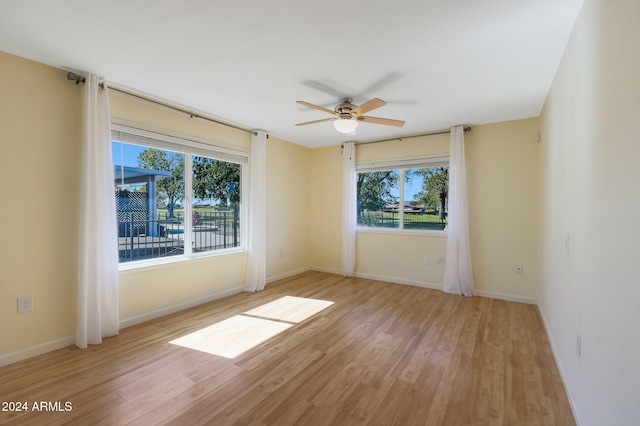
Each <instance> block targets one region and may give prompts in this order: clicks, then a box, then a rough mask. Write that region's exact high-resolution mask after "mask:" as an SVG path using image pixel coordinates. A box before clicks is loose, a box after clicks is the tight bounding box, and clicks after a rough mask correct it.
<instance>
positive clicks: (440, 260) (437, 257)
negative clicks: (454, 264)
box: [436, 256, 444, 265]
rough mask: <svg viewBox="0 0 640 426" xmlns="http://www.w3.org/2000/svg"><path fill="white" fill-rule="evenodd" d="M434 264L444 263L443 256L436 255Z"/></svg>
mask: <svg viewBox="0 0 640 426" xmlns="http://www.w3.org/2000/svg"><path fill="white" fill-rule="evenodd" d="M436 264H437V265H444V257H442V256H436Z"/></svg>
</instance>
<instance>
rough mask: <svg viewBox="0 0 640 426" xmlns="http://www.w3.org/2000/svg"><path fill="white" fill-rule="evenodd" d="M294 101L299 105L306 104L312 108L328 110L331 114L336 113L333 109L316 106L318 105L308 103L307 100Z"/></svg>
mask: <svg viewBox="0 0 640 426" xmlns="http://www.w3.org/2000/svg"><path fill="white" fill-rule="evenodd" d="M296 103H299V104H300V105H304V106H307V107H309V108H314V109H318V110H320V111H324V112H328V113H329V114H332V115H338V113H337V112H335V111H331V110H330V109H326V108H323V107H321V106H318V105H314V104H310V103H309V102H305V101H296Z"/></svg>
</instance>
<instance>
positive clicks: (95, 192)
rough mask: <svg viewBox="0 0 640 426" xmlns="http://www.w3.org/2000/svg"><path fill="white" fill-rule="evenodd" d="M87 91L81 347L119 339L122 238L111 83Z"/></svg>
mask: <svg viewBox="0 0 640 426" xmlns="http://www.w3.org/2000/svg"><path fill="white" fill-rule="evenodd" d="M99 84H100V81H99V79H98V77H96V76H95V75H87V76H86V77H85V84H84V85H82V166H81V168H82V175H81V178H80V179H81V181H80V229H79V232H80V240H79V247H78V249H79V255H78V318H77V327H76V345H77V346H78V347H80V348H86V347H87V344H91V345H95V344H99V343H102V338H103V337H109V336H115V335H117V334H118V329H119V326H118V322H119V300H118V232H117V225H116V204H115V193H114V171H113V161H112V159H111V129H110V125H111V124H110V118H109V100H108V96H107V85H106V82H103V83H102V84H104V86H103V88H100V87H99Z"/></svg>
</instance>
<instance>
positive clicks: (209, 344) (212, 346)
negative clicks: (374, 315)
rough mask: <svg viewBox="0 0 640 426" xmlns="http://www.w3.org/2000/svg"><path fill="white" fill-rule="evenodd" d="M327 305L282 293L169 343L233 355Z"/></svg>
mask: <svg viewBox="0 0 640 426" xmlns="http://www.w3.org/2000/svg"><path fill="white" fill-rule="evenodd" d="M331 305H333V302H330V301H327V300H316V299H307V298H304V297H293V296H284V297H282V298H280V299H277V300H274V301H273V302H270V303H267V304H264V305H262V306H259V307H258V308H255V309H252V310H250V311H247V312H245V313H244V314H241V315H236V316H234V317H231V318H229V319H226V320H224V321H220V322H218V323H216V324H213V325H210V326H208V327H205V328H203V329H200V330H198V331H195V332H193V333H190V334H187V335H185V336H182V337H179V338H177V339H175V340H172V341H170V342H169V343H171V344H174V345H178V346H182V347H185V348H189V349H194V350H198V351H202V352H206V353H209V354H212V355H218V356H221V357H225V358H230V359H233V358H235V357H237V356H238V355H241V354H243V353H245V352H246V351H248V350H249V349H251V348H254V347H255V346H257V345H259V344H261V343H263V342H265V341H267V340H268V339H270V338H272V337H274V336H276V335H277V334H279V333H281V332H283V331H285V330H287V329H289V328H291V327H293V326H294V325H295V324H298V323H300V322H302V321H304V320H305V319H307V318H310V317H312V316H313V315H315V314H317V313H318V312H320V311H322V310H323V309H326V308H328V307H329V306H331Z"/></svg>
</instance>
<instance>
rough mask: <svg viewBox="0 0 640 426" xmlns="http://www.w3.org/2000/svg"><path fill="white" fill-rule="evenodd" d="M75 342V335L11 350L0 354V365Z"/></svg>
mask: <svg viewBox="0 0 640 426" xmlns="http://www.w3.org/2000/svg"><path fill="white" fill-rule="evenodd" d="M75 342H76V337H75V336H68V337H63V338H62V339H58V340H53V341H51V342H47V343H43V344H41V345H37V346H32V347H30V348H26V349H22V350H20V351H17V352H12V353H9V354H6V355H2V356H0V367H4V366H5V365H9V364H13V363H14V362H18V361H23V360H25V359H27V358H32V357H34V356H38V355H42V354H45V353H47V352H51V351H55V350H58V349H62V348H66V347H67V346H71V345H73V344H74V343H75Z"/></svg>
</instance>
